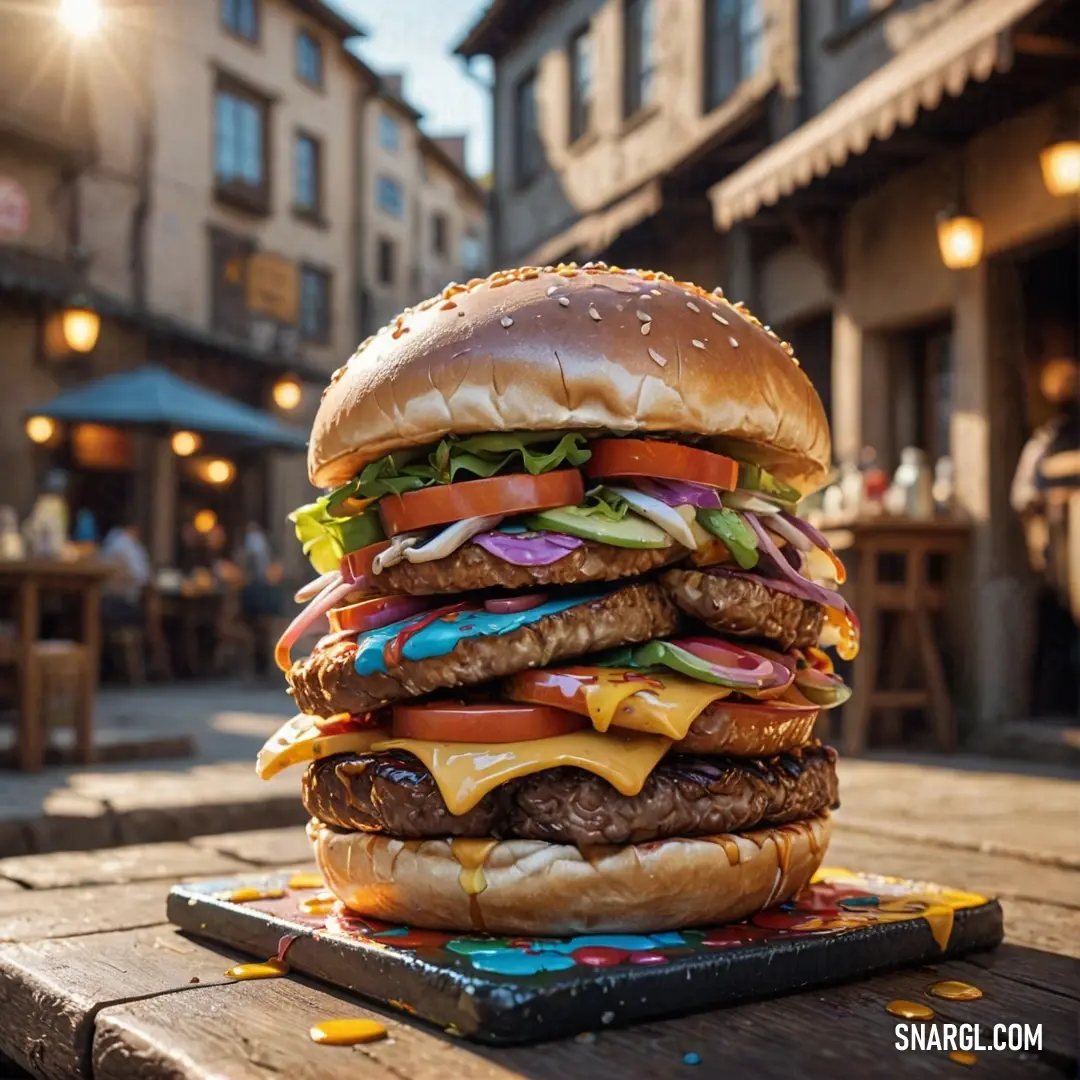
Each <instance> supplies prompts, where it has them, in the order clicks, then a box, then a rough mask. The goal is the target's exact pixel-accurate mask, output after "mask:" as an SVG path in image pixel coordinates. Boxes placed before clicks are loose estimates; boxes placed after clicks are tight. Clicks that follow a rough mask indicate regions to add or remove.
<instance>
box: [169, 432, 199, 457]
mask: <svg viewBox="0 0 1080 1080" xmlns="http://www.w3.org/2000/svg"><path fill="white" fill-rule="evenodd" d="M200 446H202V439H201V438H200V437H199V436H198V435H196V434H195V432H194V431H177V432H175V433H174V434H173V437H172V451H173V453H174V454H175V455H176V456H177V457H191V455H192V454H194V453H195V451H196V450H198V449H199V447H200Z"/></svg>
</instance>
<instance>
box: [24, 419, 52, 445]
mask: <svg viewBox="0 0 1080 1080" xmlns="http://www.w3.org/2000/svg"><path fill="white" fill-rule="evenodd" d="M55 434H56V422H55V421H54V420H51V419H50V418H49V417H48V416H31V417H30V419H29V420H27V421H26V436H27V438H28V439H29V440H30V441H31V442H35V443H37V444H38V446H44V445H45V444H46V443H49V442H52V439H53V436H54V435H55Z"/></svg>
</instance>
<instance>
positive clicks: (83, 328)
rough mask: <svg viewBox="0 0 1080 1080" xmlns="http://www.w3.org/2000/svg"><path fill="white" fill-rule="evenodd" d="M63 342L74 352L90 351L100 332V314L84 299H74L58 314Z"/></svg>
mask: <svg viewBox="0 0 1080 1080" xmlns="http://www.w3.org/2000/svg"><path fill="white" fill-rule="evenodd" d="M60 326H61V328H62V329H63V333H64V344H65V345H67V347H68V348H69V349H70V350H71V351H72V352H76V353H88V352H92V351H93V348H94V346H95V345H96V344H97V340H98V335H99V334H100V333H101V316H100V315H99V314H98V313H97V312H96V311H95V310H94V309H93V308H92V307H90V305H89V304H87V303H86V302H85V301H81V300H75V301H73V302H72V303H71V304H70V305H69V306H68V307H66V308H64V310H63V312H62V313H61V315H60Z"/></svg>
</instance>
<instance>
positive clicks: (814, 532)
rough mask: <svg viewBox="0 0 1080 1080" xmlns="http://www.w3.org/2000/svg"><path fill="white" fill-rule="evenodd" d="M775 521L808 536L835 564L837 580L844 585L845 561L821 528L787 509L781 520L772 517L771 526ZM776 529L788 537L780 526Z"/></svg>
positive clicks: (781, 514)
mask: <svg viewBox="0 0 1080 1080" xmlns="http://www.w3.org/2000/svg"><path fill="white" fill-rule="evenodd" d="M774 522H776V524H778V525H779V524H780V522H783V523H784V524H786V525H787V527H788V528H789V529H790V530H793V531H795V532H798V533H800V534H802V535H803V536H804V537H806V539H807V540H808V541H809V542H810V543H811V544H813V546H814V547H816V548H817V549H818V550H819V551H821V552H822V553H823V554H824V555H826V556H827V557H828V559H829V561H830V562H831V563H832V564H833V567H834V568H835V569H836V580H837V582H838V583H839V584H841V585H843V583H844V582H845V581H847V569H846V568H845V566H844V564H843V561H842V560H841V559H840V556H839V555H837V554H836V552H835V551H833V549H832V546H831V545H830V544H829V541H828V539H827V538H826V536H825V534H824V533H823V532H821V531H820V530H819V529H815V528H814V526H813V525H811V524H810V522H809V521H803V519H802V518H801V517H798V516H797V515H796V514H789V513H788V512H787V511H786V510H784V511H782V512H781V513H780V515H779V520H778V519H777V518H772V519H770V521H769V525H770V527H772V526H773V524H774ZM776 531H777V532H778V533H780V535H781V536H783V537H784V538H785V539H788V536H787V533H785V532H782V531H781V529H780V528H777V530H776Z"/></svg>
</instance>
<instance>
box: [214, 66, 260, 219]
mask: <svg viewBox="0 0 1080 1080" xmlns="http://www.w3.org/2000/svg"><path fill="white" fill-rule="evenodd" d="M268 113H269V106H268V105H267V102H266V100H265V99H264V98H261V97H259V96H258V95H257V94H254V93H252V92H251V91H249V90H245V89H244V88H243V87H240V86H238V85H236V84H235V83H232V82H229V81H226V82H223V83H219V85H218V88H217V93H216V95H215V99H214V182H215V187H216V189H217V193H218V195H219V196H224V197H227V198H231V199H233V200H238V201H241V202H243V203H244V204H245V205H246V206H247V207H248V208H249V209H256V210H263V211H265V210H267V209H269V202H270V185H269V179H268V172H269V170H268V168H267V160H268V150H267V117H268Z"/></svg>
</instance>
